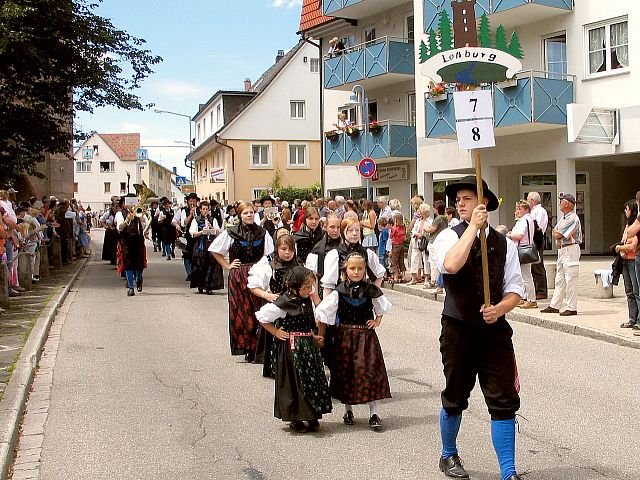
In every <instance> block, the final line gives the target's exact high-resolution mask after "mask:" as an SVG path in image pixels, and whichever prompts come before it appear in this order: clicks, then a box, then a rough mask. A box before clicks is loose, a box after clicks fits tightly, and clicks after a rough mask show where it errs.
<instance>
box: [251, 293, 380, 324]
mask: <svg viewBox="0 0 640 480" xmlns="http://www.w3.org/2000/svg"><path fill="white" fill-rule="evenodd" d="M338 299H339V293H338V292H336V291H333V292H331V294H330V295H327V296H326V297H324V298H323V299H322V301H321V302H320V305H318V306H317V307H316V318H317V319H318V320H319V321H321V322H322V323H324V324H326V325H335V324H336V313H337V311H338ZM371 301H372V302H373V313H375V315H376V317H377V316H378V315H385V314H387V313H388V312H389V311H390V310H391V307H392V305H391V302H390V301H389V300H387V297H385V296H384V295H382V296H381V297H378V298H372V299H371ZM256 316H257V315H256ZM343 323H347V322H343Z"/></svg>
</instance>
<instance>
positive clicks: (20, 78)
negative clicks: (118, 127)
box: [0, 0, 162, 183]
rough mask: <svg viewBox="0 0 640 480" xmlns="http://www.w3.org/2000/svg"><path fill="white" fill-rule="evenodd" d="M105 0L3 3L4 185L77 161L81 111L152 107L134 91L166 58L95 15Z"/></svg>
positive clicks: (0, 132)
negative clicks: (53, 157)
mask: <svg viewBox="0 0 640 480" xmlns="http://www.w3.org/2000/svg"><path fill="white" fill-rule="evenodd" d="M100 1H101V0H98V2H93V1H92V0H72V1H70V0H49V1H33V0H5V1H4V2H2V4H0V86H1V88H2V94H1V95H0V183H6V182H8V181H10V180H12V179H13V178H15V177H16V176H17V175H18V174H34V173H35V172H36V171H37V167H38V163H39V162H40V161H42V160H43V159H44V152H47V153H50V154H67V155H69V154H70V151H71V142H72V137H71V133H72V128H71V125H72V121H73V118H74V117H75V116H76V114H77V113H78V112H93V110H94V108H95V107H103V106H114V107H117V108H121V109H126V110H130V109H138V110H142V109H143V108H144V106H143V105H142V103H141V101H140V98H139V97H138V96H136V95H135V94H134V93H133V91H134V90H135V89H137V88H139V87H140V83H141V82H142V81H143V80H144V79H145V78H147V77H148V76H149V75H151V74H152V73H153V72H152V70H151V66H152V65H155V64H157V63H159V62H160V61H162V59H161V58H160V57H158V56H154V55H152V54H151V52H150V51H149V50H145V49H144V48H142V46H143V45H144V43H145V41H144V40H142V39H139V38H136V37H133V36H131V35H129V34H128V33H127V32H125V31H123V30H119V29H118V28H116V27H115V26H114V25H113V24H112V23H111V21H110V20H109V19H106V18H102V17H100V16H98V15H95V14H94V13H93V12H94V10H95V9H96V8H97V7H98V4H99V2H100ZM77 135H78V136H77V138H80V137H81V135H80V133H78V134H77Z"/></svg>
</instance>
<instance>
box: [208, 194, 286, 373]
mask: <svg viewBox="0 0 640 480" xmlns="http://www.w3.org/2000/svg"><path fill="white" fill-rule="evenodd" d="M237 212H238V215H239V217H240V222H238V223H237V224H236V225H233V226H232V227H229V228H227V229H226V230H225V231H224V232H222V233H221V234H220V235H218V236H217V237H216V239H215V240H214V241H213V243H211V246H210V247H209V251H210V252H211V253H213V256H214V258H215V259H216V260H217V261H218V263H219V264H220V265H222V267H223V268H226V269H228V270H229V285H228V288H227V290H228V298H229V334H230V336H231V339H230V340H231V354H232V355H243V354H244V356H245V360H247V361H248V362H252V361H253V360H254V358H255V351H256V344H257V341H258V321H257V320H256V316H255V312H256V311H257V310H258V309H259V308H260V307H261V306H262V300H261V299H259V298H258V297H256V296H255V295H253V294H252V293H251V291H250V290H249V289H248V288H247V280H248V278H249V270H250V269H251V267H252V266H253V264H254V263H256V262H258V261H259V260H260V259H261V258H262V257H263V256H265V255H270V254H272V253H273V240H272V239H271V236H270V235H267V231H266V230H265V229H264V228H262V227H260V226H258V225H256V224H255V222H254V220H255V210H254V209H253V205H251V204H250V203H244V202H240V203H239V204H238V206H237ZM227 254H229V261H227V260H225V256H226V255H227Z"/></svg>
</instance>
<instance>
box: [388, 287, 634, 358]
mask: <svg viewBox="0 0 640 480" xmlns="http://www.w3.org/2000/svg"><path fill="white" fill-rule="evenodd" d="M382 288H385V289H387V290H393V291H395V292H400V293H406V294H407V295H413V296H414V297H421V298H425V299H427V300H430V301H433V302H439V303H443V302H444V295H442V294H440V295H438V294H435V293H430V292H428V291H426V290H423V289H420V290H417V289H415V288H411V287H408V286H407V285H402V284H399V285H398V284H396V285H387V284H383V287H382ZM506 317H507V320H509V321H512V322H520V323H527V324H529V325H533V326H536V327H542V328H546V329H549V330H556V331H558V332H562V333H568V334H570V335H578V336H580V337H587V338H592V339H594V340H600V341H602V342H607V343H611V344H614V345H619V346H621V347H627V348H633V349H636V350H638V349H640V342H638V341H634V340H630V339H628V338H625V337H621V336H618V335H615V334H613V333H607V332H603V331H602V330H597V329H595V328H590V327H584V326H581V325H574V324H571V323H565V322H562V321H559V320H554V319H553V318H540V317H535V316H533V315H526V314H522V313H518V312H515V311H511V312H509V313H507V315H506Z"/></svg>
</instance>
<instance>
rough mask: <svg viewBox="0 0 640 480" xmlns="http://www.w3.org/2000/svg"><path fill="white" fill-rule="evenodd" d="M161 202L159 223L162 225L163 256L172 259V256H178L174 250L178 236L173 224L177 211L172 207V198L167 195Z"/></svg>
mask: <svg viewBox="0 0 640 480" xmlns="http://www.w3.org/2000/svg"><path fill="white" fill-rule="evenodd" d="M161 202H162V208H161V209H160V212H159V213H158V224H159V225H160V232H161V239H162V256H163V257H165V256H166V257H167V260H171V257H173V258H175V257H176V255H175V253H174V251H173V249H174V248H175V243H176V238H177V235H176V227H175V226H174V225H173V217H174V216H175V212H174V211H173V209H172V208H171V200H169V199H168V198H167V197H163V198H162V199H161Z"/></svg>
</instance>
